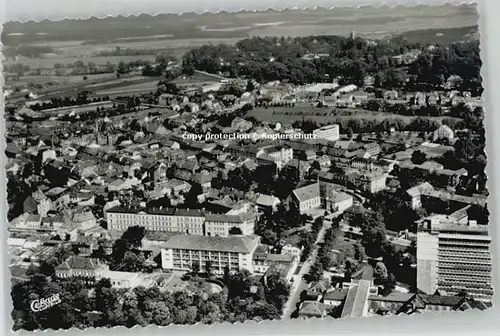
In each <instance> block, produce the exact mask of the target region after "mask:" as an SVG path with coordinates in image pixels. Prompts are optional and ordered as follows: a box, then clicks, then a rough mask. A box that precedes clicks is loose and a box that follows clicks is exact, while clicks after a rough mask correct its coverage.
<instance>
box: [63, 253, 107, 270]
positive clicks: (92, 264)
mask: <svg viewBox="0 0 500 336" xmlns="http://www.w3.org/2000/svg"><path fill="white" fill-rule="evenodd" d="M100 267H101V263H100V262H99V260H98V259H91V258H82V257H74V256H73V257H69V258H68V259H67V260H66V261H64V262H63V263H62V264H60V265H59V266H57V267H56V270H72V269H77V270H95V269H98V268H100Z"/></svg>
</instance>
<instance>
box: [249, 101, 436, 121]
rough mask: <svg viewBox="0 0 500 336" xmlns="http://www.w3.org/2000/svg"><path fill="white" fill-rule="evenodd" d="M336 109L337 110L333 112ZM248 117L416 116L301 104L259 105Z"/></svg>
mask: <svg viewBox="0 0 500 336" xmlns="http://www.w3.org/2000/svg"><path fill="white" fill-rule="evenodd" d="M334 110H335V112H333V111H334ZM246 116H247V117H254V118H255V119H257V120H259V121H270V122H280V123H293V122H294V121H299V120H302V118H304V119H305V120H314V121H316V122H318V123H329V122H333V121H337V120H339V119H345V120H349V119H358V118H360V117H362V118H364V119H372V120H384V119H388V118H394V119H401V120H407V121H409V120H412V119H414V118H415V117H412V116H404V115H399V114H391V113H383V112H373V111H368V110H363V109H335V108H332V107H322V108H318V107H314V106H311V105H301V106H295V107H268V108H267V109H266V108H264V107H257V108H254V109H253V110H250V111H248V112H247V115H246ZM430 118H432V119H435V120H442V119H444V118H446V117H430Z"/></svg>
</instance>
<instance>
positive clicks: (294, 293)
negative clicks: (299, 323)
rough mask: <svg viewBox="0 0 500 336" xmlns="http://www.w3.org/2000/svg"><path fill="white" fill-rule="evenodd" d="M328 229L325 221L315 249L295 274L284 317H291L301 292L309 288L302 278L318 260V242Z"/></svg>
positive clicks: (284, 309)
mask: <svg viewBox="0 0 500 336" xmlns="http://www.w3.org/2000/svg"><path fill="white" fill-rule="evenodd" d="M327 229H328V225H327V224H326V223H325V222H323V227H322V228H321V229H320V230H319V233H318V237H317V238H316V242H315V245H316V247H315V248H314V250H312V251H311V255H310V256H309V258H307V260H306V261H304V263H303V265H302V268H301V269H300V272H299V273H298V274H296V275H294V276H293V283H292V287H291V288H290V297H289V298H288V301H287V302H286V303H285V307H284V308H283V316H282V318H283V319H289V318H290V316H291V315H292V313H293V312H294V311H295V309H296V305H297V302H299V300H300V293H301V292H302V291H303V290H305V289H307V288H308V284H307V283H306V282H305V281H304V279H303V278H302V277H303V276H304V275H305V274H307V273H309V269H310V268H311V265H312V264H314V262H315V261H316V256H317V255H318V249H319V247H318V246H317V244H318V243H319V242H321V241H323V238H324V236H325V233H326V230H327Z"/></svg>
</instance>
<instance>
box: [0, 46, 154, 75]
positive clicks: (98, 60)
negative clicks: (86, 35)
mask: <svg viewBox="0 0 500 336" xmlns="http://www.w3.org/2000/svg"><path fill="white" fill-rule="evenodd" d="M70 48H73V47H70ZM86 49H87V50H89V49H92V48H91V47H90V48H89V47H88V46H87V47H86ZM155 57H156V55H138V56H106V57H101V56H83V57H78V56H75V55H73V54H71V53H70V54H66V52H65V51H63V52H62V54H59V55H57V57H47V58H20V59H18V60H17V61H4V65H6V66H9V65H14V64H15V63H19V64H23V65H28V66H29V67H30V68H31V69H54V65H55V64H62V65H64V66H67V65H68V64H73V63H75V62H76V61H82V62H84V63H90V62H92V63H95V64H96V65H105V64H107V63H108V62H109V63H110V64H118V63H119V62H120V61H123V62H126V63H127V62H132V61H136V60H144V61H150V62H153V61H154V60H155Z"/></svg>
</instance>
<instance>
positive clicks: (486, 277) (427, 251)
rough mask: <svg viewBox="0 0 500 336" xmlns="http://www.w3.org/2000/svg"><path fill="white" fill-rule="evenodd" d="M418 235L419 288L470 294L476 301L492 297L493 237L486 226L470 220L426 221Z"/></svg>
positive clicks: (447, 292) (428, 290)
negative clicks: (491, 245)
mask: <svg viewBox="0 0 500 336" xmlns="http://www.w3.org/2000/svg"><path fill="white" fill-rule="evenodd" d="M419 230H420V232H418V234H417V287H418V288H419V289H420V290H422V291H424V292H426V293H428V294H433V293H434V292H435V291H436V290H438V291H442V292H444V293H446V294H447V295H457V294H460V293H464V292H465V293H467V294H468V295H470V296H471V297H473V298H474V299H476V300H485V301H489V300H491V297H492V295H493V287H492V273H491V272H492V262H491V253H490V251H489V248H490V243H491V238H490V236H489V234H488V227H487V226H486V225H477V224H476V223H475V222H474V221H469V224H467V225H461V224H457V223H452V222H436V221H432V220H431V221H428V222H423V223H422V224H421V226H420V228H419Z"/></svg>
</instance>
